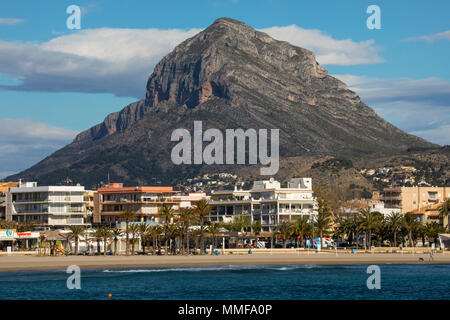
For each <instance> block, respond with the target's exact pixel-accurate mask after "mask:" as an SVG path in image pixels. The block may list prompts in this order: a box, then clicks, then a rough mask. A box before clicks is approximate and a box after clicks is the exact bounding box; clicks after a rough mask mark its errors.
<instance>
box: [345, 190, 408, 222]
mask: <svg viewBox="0 0 450 320" xmlns="http://www.w3.org/2000/svg"><path fill="white" fill-rule="evenodd" d="M374 194H375V197H373V198H372V199H353V200H349V201H346V202H345V203H343V204H342V205H341V208H340V209H341V212H342V214H344V215H347V216H348V215H355V214H358V213H359V211H360V210H361V209H367V208H368V209H369V210H370V212H379V213H381V214H382V215H383V216H390V215H392V214H394V213H401V211H402V210H401V209H400V208H387V207H386V205H385V204H384V203H383V202H382V201H379V200H378V199H379V195H377V193H375V192H374Z"/></svg>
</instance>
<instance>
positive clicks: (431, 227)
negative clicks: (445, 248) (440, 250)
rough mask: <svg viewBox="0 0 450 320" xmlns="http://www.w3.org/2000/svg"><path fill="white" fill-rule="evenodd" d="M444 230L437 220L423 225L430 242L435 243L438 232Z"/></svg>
mask: <svg viewBox="0 0 450 320" xmlns="http://www.w3.org/2000/svg"><path fill="white" fill-rule="evenodd" d="M443 232H445V228H444V227H442V226H441V225H439V223H437V222H429V223H427V224H426V225H425V235H426V237H427V239H428V242H429V243H430V245H431V243H436V241H437V239H438V237H439V233H443Z"/></svg>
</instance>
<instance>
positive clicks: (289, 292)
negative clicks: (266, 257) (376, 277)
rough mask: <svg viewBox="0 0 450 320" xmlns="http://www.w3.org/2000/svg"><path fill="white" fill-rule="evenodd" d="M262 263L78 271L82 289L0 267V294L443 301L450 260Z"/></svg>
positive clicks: (59, 276) (52, 274)
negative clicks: (375, 267) (374, 285)
mask: <svg viewBox="0 0 450 320" xmlns="http://www.w3.org/2000/svg"><path fill="white" fill-rule="evenodd" d="M379 266H380V269H381V289H380V290H369V289H367V286H366V281H367V278H368V277H369V276H370V275H369V274H367V273H366V270H367V265H285V266H279V265H265V266H221V267H218V266H212V267H166V268H148V269H117V270H109V269H95V270H82V272H81V290H68V289H67V287H66V280H67V277H68V276H69V275H68V274H66V273H65V272H64V271H45V272H43V271H21V272H0V299H108V294H109V293H111V294H112V299H284V300H285V299H450V265H444V264H432V265H430V264H403V265H393V264H392V265H391V264H382V265H379Z"/></svg>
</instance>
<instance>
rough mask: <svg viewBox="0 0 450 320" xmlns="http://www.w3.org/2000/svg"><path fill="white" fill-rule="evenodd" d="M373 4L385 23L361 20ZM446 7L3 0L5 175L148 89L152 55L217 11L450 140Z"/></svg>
mask: <svg viewBox="0 0 450 320" xmlns="http://www.w3.org/2000/svg"><path fill="white" fill-rule="evenodd" d="M71 4H76V5H78V6H80V7H81V8H82V12H83V14H82V20H81V28H82V29H81V30H68V29H67V28H66V19H67V17H68V14H67V13H66V8H67V7H68V6H69V5H71ZM372 4H375V5H378V6H379V7H380V8H381V27H382V28H381V30H369V29H368V28H367V27H366V19H367V17H368V16H369V15H368V14H367V13H366V8H367V7H368V6H369V5H372ZM448 12H450V2H449V1H445V0H435V1H433V2H432V5H431V4H430V2H429V1H419V0H414V1H411V0H409V1H401V0H396V1H392V0H389V1H385V0H373V1H363V0H347V1H337V0H330V1H327V0H320V1H310V0H308V1H305V0H292V1H287V0H284V1H283V0H259V1H253V0H215V1H207V0H202V1H170V0H166V1H126V2H125V1H112V0H108V1H62V0H53V1H50V0H47V1H33V2H31V1H22V0H15V1H8V0H4V1H2V2H1V4H0V108H1V114H0V177H1V176H6V175H8V174H11V173H14V172H17V171H20V170H22V169H25V168H27V167H29V166H30V165H32V164H34V163H36V162H37V161H39V160H41V159H42V158H44V157H45V156H47V155H49V154H50V153H51V152H53V151H55V150H56V149H57V148H59V147H61V146H63V145H65V144H66V143H68V142H70V141H71V140H72V139H73V137H74V136H75V135H76V133H77V132H79V131H81V130H84V129H87V128H89V127H90V126H92V125H94V124H96V123H99V122H101V121H102V120H103V119H104V117H105V116H106V115H107V114H108V113H110V112H114V111H118V110H120V109H121V108H122V107H123V106H125V105H126V104H128V103H130V102H133V101H135V100H137V99H139V98H143V97H144V95H145V84H146V79H147V77H148V76H149V75H150V74H151V72H152V70H153V66H154V65H155V63H157V62H158V61H159V59H161V57H162V56H164V54H165V53H167V52H169V51H170V50H171V49H172V48H173V47H175V46H176V44H178V43H179V42H181V41H182V40H184V39H185V38H187V37H190V36H192V35H194V34H195V33H197V32H198V31H200V30H201V29H203V28H205V27H207V26H208V25H210V24H211V23H212V22H213V21H214V20H215V19H217V18H219V17H231V18H235V19H238V20H241V21H244V22H246V23H247V24H249V25H251V26H252V27H255V28H257V29H261V30H262V31H265V32H268V33H269V34H270V35H271V36H273V37H275V38H277V39H280V40H287V41H290V42H291V43H293V44H295V45H299V46H302V47H306V48H308V49H310V50H312V51H313V52H315V53H316V56H317V59H318V61H319V62H320V63H321V64H323V65H324V66H325V67H326V68H327V69H328V71H329V73H330V74H332V75H336V76H337V77H339V78H341V79H342V80H344V82H346V83H347V84H348V85H349V87H350V88H351V89H353V90H355V91H356V92H357V93H358V94H359V95H360V96H361V97H362V99H363V100H364V101H365V102H366V103H367V104H368V105H369V106H371V107H372V108H374V109H375V110H376V111H377V112H378V113H379V114H380V115H381V116H383V117H384V118H386V119H387V120H388V121H390V122H392V123H394V124H395V125H397V126H398V127H400V128H401V129H403V130H405V131H407V132H410V133H413V134H417V135H419V136H422V137H424V138H426V139H428V140H430V141H433V142H436V143H438V144H450V116H449V114H450V112H449V110H450V68H449V61H450V59H449V58H450V57H449V53H450V23H449V21H450V19H449V18H448ZM30 126H31V127H33V128H34V130H33V131H32V132H27V133H26V134H25V133H24V129H25V128H29V127H30Z"/></svg>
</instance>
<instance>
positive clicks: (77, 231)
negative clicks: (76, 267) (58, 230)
mask: <svg viewBox="0 0 450 320" xmlns="http://www.w3.org/2000/svg"><path fill="white" fill-rule="evenodd" d="M70 233H71V234H72V236H73V237H74V238H75V255H77V254H78V240H79V237H80V236H81V235H82V234H83V233H84V227H83V226H71V227H70Z"/></svg>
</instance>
